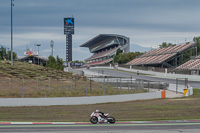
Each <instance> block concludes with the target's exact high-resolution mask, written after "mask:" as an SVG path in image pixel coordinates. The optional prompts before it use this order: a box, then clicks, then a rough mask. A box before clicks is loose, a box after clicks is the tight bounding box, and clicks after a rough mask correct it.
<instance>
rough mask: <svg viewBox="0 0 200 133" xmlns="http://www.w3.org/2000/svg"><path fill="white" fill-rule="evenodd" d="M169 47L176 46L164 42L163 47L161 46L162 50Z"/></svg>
mask: <svg viewBox="0 0 200 133" xmlns="http://www.w3.org/2000/svg"><path fill="white" fill-rule="evenodd" d="M169 46H176V44H172V43H167V42H163V43H162V44H161V45H159V47H160V48H166V47H169Z"/></svg>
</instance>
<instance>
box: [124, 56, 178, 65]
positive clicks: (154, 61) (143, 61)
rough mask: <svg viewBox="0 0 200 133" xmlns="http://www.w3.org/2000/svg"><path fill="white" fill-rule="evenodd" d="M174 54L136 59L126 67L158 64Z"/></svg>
mask: <svg viewBox="0 0 200 133" xmlns="http://www.w3.org/2000/svg"><path fill="white" fill-rule="evenodd" d="M174 55H175V53H172V54H164V55H155V56H148V57H143V58H136V59H134V60H132V61H130V62H129V63H127V65H142V64H143V65H145V64H158V63H162V62H163V61H165V60H167V59H169V58H171V57H173V56H174Z"/></svg>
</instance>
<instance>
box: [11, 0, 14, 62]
mask: <svg viewBox="0 0 200 133" xmlns="http://www.w3.org/2000/svg"><path fill="white" fill-rule="evenodd" d="M13 1H14V0H11V65H13V22H12V21H13V20H12V19H13V16H12V7H13V6H14V4H13Z"/></svg>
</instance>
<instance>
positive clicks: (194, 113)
mask: <svg viewBox="0 0 200 133" xmlns="http://www.w3.org/2000/svg"><path fill="white" fill-rule="evenodd" d="M199 101H200V89H194V96H192V97H187V98H180V99H156V100H143V101H130V102H121V103H106V104H93V105H76V106H48V107H46V106H45V107H42V106H40V107H0V118H1V121H44V122H45V121H76V122H78V121H89V117H90V113H91V112H93V111H94V110H96V109H99V110H101V111H103V112H105V113H106V112H108V113H110V114H111V115H112V116H114V117H115V118H116V120H117V121H133V120H135V121H136V120H137V121H143V120H147V121H148V120H177V119H178V120H183V119H200V111H199V110H200V102H199Z"/></svg>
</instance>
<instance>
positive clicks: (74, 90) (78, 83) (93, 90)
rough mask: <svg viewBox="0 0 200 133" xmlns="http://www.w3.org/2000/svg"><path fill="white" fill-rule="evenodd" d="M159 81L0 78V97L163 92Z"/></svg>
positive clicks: (111, 78) (164, 86) (101, 78)
mask: <svg viewBox="0 0 200 133" xmlns="http://www.w3.org/2000/svg"><path fill="white" fill-rule="evenodd" d="M166 87H167V85H165V84H163V83H160V82H150V81H144V80H136V79H133V78H132V77H128V78H122V77H118V78H115V77H89V78H87V77H81V76H74V77H72V78H70V79H69V78H68V79H62V78H60V79H51V78H42V77H41V78H40V77H38V78H34V79H25V78H23V77H20V78H0V97H74V96H100V95H118V94H133V93H144V92H149V91H157V90H159V89H165V88H166Z"/></svg>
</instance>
